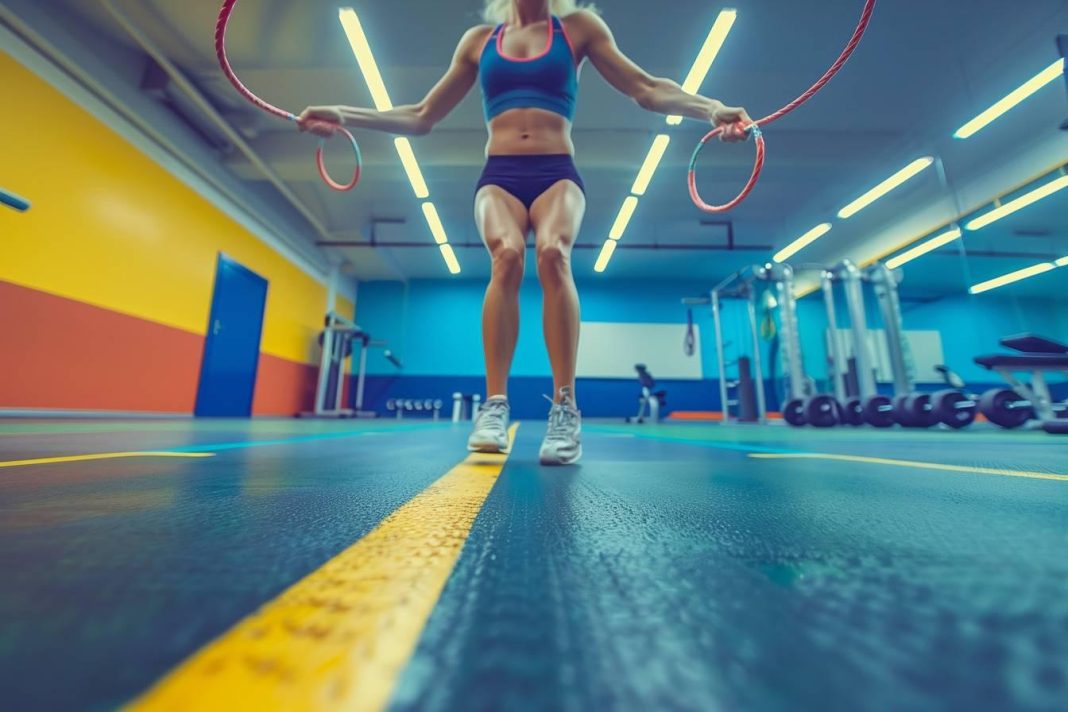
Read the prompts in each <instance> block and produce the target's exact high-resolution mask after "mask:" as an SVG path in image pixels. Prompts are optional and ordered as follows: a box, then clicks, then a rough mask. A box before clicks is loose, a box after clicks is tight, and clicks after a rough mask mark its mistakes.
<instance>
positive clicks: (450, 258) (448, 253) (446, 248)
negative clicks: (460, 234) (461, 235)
mask: <svg viewBox="0 0 1068 712" xmlns="http://www.w3.org/2000/svg"><path fill="white" fill-rule="evenodd" d="M438 249H439V250H441V256H442V257H444V258H445V265H446V266H447V267H448V268H449V272H451V273H453V274H460V263H459V262H457V261H456V253H455V252H453V251H452V245H450V244H448V243H446V244H444V245H438Z"/></svg>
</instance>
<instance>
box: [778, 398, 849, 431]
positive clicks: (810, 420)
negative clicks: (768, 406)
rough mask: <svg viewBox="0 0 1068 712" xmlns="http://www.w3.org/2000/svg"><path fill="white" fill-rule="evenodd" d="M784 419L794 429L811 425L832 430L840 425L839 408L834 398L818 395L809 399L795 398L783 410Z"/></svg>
mask: <svg viewBox="0 0 1068 712" xmlns="http://www.w3.org/2000/svg"><path fill="white" fill-rule="evenodd" d="M782 417H783V420H785V421H786V422H787V423H789V424H790V425H792V426H794V427H800V426H802V425H811V426H813V427H815V428H831V427H834V426H835V425H838V421H839V406H838V402H837V401H836V400H835V399H834V396H829V395H826V394H823V393H821V394H818V395H814V396H810V397H809V398H794V399H793V400H791V401H789V402H788V403H787V404H786V405H785V406H784V407H783V409H782Z"/></svg>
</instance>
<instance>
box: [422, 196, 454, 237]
mask: <svg viewBox="0 0 1068 712" xmlns="http://www.w3.org/2000/svg"><path fill="white" fill-rule="evenodd" d="M423 215H424V216H425V217H426V224H427V225H429V226H430V234H431V235H433V236H434V242H436V243H438V244H439V245H444V244H445V243H446V242H448V241H449V238H448V237H447V236H446V235H445V228H444V227H443V226H442V224H441V218H440V217H438V209H437V208H435V207H434V204H433V203H423Z"/></svg>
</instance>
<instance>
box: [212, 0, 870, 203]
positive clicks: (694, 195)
mask: <svg viewBox="0 0 1068 712" xmlns="http://www.w3.org/2000/svg"><path fill="white" fill-rule="evenodd" d="M875 3H876V0H865V3H864V11H863V12H862V13H861V15H860V23H859V24H858V25H857V29H856V30H854V32H853V37H852V38H850V40H849V43H848V44H847V45H846V47H845V49H844V50H843V51H842V54H841V55H839V57H838V59H837V60H836V61H835V63H834V64H832V65H831V68H830V69H828V70H827V72H826V73H824V75H823V76H822V77H820V79H819V81H817V82H816V83H815V84H813V85H812V86H811V87H809V89H808V91H806V92H805V93H803V94H802V95H801V96H799V97H797V98H796V99H794V100H793V101H791V102H790V103H789V104H787V105H786V106H784V107H783V108H781V109H779V110H778V111H776V112H775V113H773V114H769V115H767V116H765V117H764V118H762V119H758V120H757V121H754V122H753V123H752V124H750V125H749V126H748V127H747V128H746V130H747V132H748V133H749V135H750V136H752V137H753V138H754V140H755V142H756V162H755V163H754V164H753V173H752V175H750V176H749V181H748V182H747V183H746V184H745V187H744V188H742V192H741V193H739V194H738V196H737V197H736V198H735V199H734V200H732V201H730V202H729V203H724V204H723V205H709V204H708V203H706V202H705V201H704V200H703V199H702V198H701V195H700V194H699V193H698V192H697V157H698V156H699V155H700V154H701V151H703V150H704V148H705V146H706V145H708V142H709V141H711V140H712V139H713V138H716V137H718V136H720V135H722V134H723V132H724V130H725V129H726V126H717V127H716V128H714V129H712V130H711V131H709V132H708V133H707V134H705V136H704V137H703V138H702V139H701V140H700V142H698V144H697V147H696V148H695V149H694V152H693V156H692V157H691V158H690V168H689V175H688V176H687V182H688V183H689V188H690V199H691V200H693V203H694V205H696V206H697V207H698V208H700V209H701V210H703V211H705V212H706V213H725V212H728V211H730V210H732V209H734V208H736V207H737V206H738V205H739V204H740V203H741V202H742V201H743V200H745V199H746V198H747V197H749V194H750V193H751V192H752V191H753V188H755V187H756V184H757V181H759V180H760V173H761V171H763V170H764V160H765V159H766V158H767V148H766V146H765V144H764V133H763V131H761V129H760V127H761V126H766V125H768V124H770V123H771V122H773V121H777V120H778V119H781V118H782V117H784V116H786V115H787V114H789V113H790V112H792V111H793V110H794V109H797V108H798V107H799V106H801V105H802V104H804V103H805V102H807V101H808V100H809V99H811V98H812V97H813V96H815V95H816V94H817V93H818V92H819V91H820V89H823V87H824V85H825V84H827V82H829V81H831V79H833V78H834V76H835V75H836V74H838V72H840V71H841V69H842V67H843V66H845V63H846V62H847V61H849V58H850V57H851V56H853V52H855V51H856V49H857V46H858V45H860V40H861V39H862V38H863V37H864V33H865V32H866V31H867V30H868V25H869V24H870V23H871V17H872V13H874V12H875ZM235 5H237V0H224V1H223V5H222V10H220V11H219V20H218V22H217V23H216V24H215V54H216V55H217V56H218V58H219V66H220V67H222V70H223V74H225V75H226V78H227V79H229V80H230V83H231V84H233V85H234V89H236V90H237V91H238V93H239V94H241V96H243V97H245V98H246V99H248V100H249V101H250V102H251V103H252V104H253V105H255V106H257V107H259V108H260V109H262V110H264V111H266V112H267V113H269V114H273V115H275V116H278V117H281V118H283V119H287V120H289V121H293V122H296V120H297V116H296V115H295V114H293V113H291V112H289V111H286V110H285V109H279V108H278V107H277V106H273V105H272V104H269V103H267V102H266V101H264V100H263V99H261V98H259V97H258V96H256V95H255V94H253V93H252V92H251V91H250V90H249V89H248V87H246V86H245V85H244V84H242V83H241V80H240V79H238V78H237V74H235V73H234V70H233V67H231V66H230V60H229V59H228V58H227V56H226V28H227V25H228V24H229V23H230V16H231V15H232V14H233V11H234V6H235ZM310 123H311V126H309V128H322V127H325V128H328V129H329V130H330V131H331V132H333V133H334V134H341V135H343V136H345V137H346V138H347V139H348V140H349V143H350V144H351V145H352V151H353V154H354V155H355V156H356V169H355V171H354V172H353V175H352V180H351V181H350V182H349V183H347V184H342V183H338V182H337V181H335V180H333V179H332V178H331V177H330V174H329V173H327V171H326V165H325V164H324V162H323V145H324V143H325V139H324V140H322V141H320V142H319V148H318V149H317V150H316V153H315V162H316V164H317V165H318V167H319V175H320V176H321V177H322V179H323V182H324V183H326V184H327V185H328V186H330V187H331V188H333V189H334V190H352V189H353V188H355V187H356V184H357V183H359V182H360V171H361V168H362V165H363V159H362V157H361V156H360V146H359V144H357V143H356V138H355V137H354V136H353V135H352V134H351V133H350V132H349V131H348V129H346V128H345V127H344V126H341V125H340V124H336V123H333V122H330V121H315V122H310Z"/></svg>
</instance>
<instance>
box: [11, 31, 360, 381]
mask: <svg viewBox="0 0 1068 712" xmlns="http://www.w3.org/2000/svg"><path fill="white" fill-rule="evenodd" d="M0 76H3V77H4V96H5V98H6V101H5V106H6V109H5V110H4V111H0V136H3V148H2V152H0V185H2V186H4V187H5V188H7V189H8V190H12V191H14V192H16V193H19V194H21V195H24V196H26V197H27V198H29V199H30V200H31V201H32V202H33V208H32V209H31V210H30V211H29V212H27V213H24V214H17V213H15V212H13V211H10V210H0V280H6V281H9V282H13V283H16V284H19V285H22V286H25V287H31V288H34V289H39V290H43V291H46V292H50V293H52V294H57V295H60V296H64V297H68V298H72V299H77V300H79V301H83V302H87V303H90V304H93V305H96V306H100V307H104V308H107V309H111V310H115V311H119V312H123V313H125V314H129V315H132V316H136V317H140V318H143V319H148V320H151V321H155V322H158V323H161V324H166V325H169V326H174V327H178V328H180V329H184V330H186V331H191V332H194V333H197V334H204V333H205V330H206V328H207V322H208V312H209V310H210V307H211V296H212V282H213V279H214V275H215V262H216V256H217V253H218V252H219V251H222V252H225V253H226V254H227V255H229V256H230V257H232V258H234V259H235V260H237V261H238V262H240V263H241V264H243V265H245V266H247V267H248V268H249V269H251V270H253V271H255V272H257V273H259V274H260V275H262V276H263V277H265V278H267V279H268V280H269V281H270V287H269V289H268V296H267V310H266V316H265V318H264V325H263V341H262V350H263V351H264V352H266V353H269V354H272V355H274V356H279V357H282V358H285V359H289V360H293V361H301V362H309V363H310V362H313V361H314V360H315V356H314V353H315V347H314V346H313V343H314V339H315V336H316V335H317V334H318V331H319V330H320V329H321V328H322V318H323V313H324V311H325V308H326V287H325V286H324V285H323V284H321V283H319V282H317V281H316V280H315V279H313V278H312V277H310V276H308V275H307V274H306V273H305V272H303V271H302V270H301V269H299V268H298V267H296V266H295V265H294V264H293V263H291V262H289V261H288V260H287V259H286V258H285V257H283V256H282V255H281V254H279V253H277V252H275V251H274V250H272V249H271V248H270V247H268V246H267V245H265V244H264V243H263V242H261V241H260V240H259V239H257V238H256V237H255V236H254V235H253V234H251V233H250V232H248V231H247V230H246V229H245V228H243V227H242V226H241V225H239V224H238V223H237V222H235V221H234V220H233V219H231V218H230V217H229V216H227V215H226V214H225V213H224V212H223V211H221V210H219V209H218V208H216V207H215V206H214V205H212V204H211V203H210V202H208V201H207V200H205V199H204V198H202V197H201V196H200V195H198V194H197V193H195V192H194V191H193V190H192V189H191V188H189V187H188V186H186V185H185V184H184V183H182V182H181V181H179V180H178V179H177V178H175V177H174V176H173V175H171V174H170V173H169V172H167V171H166V170H165V169H163V168H162V167H160V166H159V165H158V164H157V163H155V162H154V161H153V160H152V159H151V158H149V157H148V156H146V155H145V154H143V153H141V152H140V151H139V150H138V149H137V148H136V147H134V146H132V145H131V144H129V143H127V142H126V141H125V140H124V139H123V138H122V137H121V136H119V135H118V134H116V133H115V132H114V131H112V130H111V129H110V128H108V127H107V126H106V125H104V124H102V123H101V122H100V121H98V120H97V119H95V118H94V117H93V116H92V115H90V114H89V113H88V112H86V111H85V110H83V109H82V108H81V107H80V106H78V105H77V104H76V103H74V102H73V101H71V100H70V99H68V98H67V97H66V96H64V95H63V94H61V93H60V92H59V91H57V90H56V89H54V88H53V87H52V86H51V85H50V84H48V83H46V82H45V81H44V80H42V79H41V78H39V77H38V76H37V75H35V74H33V73H32V72H31V71H30V70H28V69H26V68H25V67H23V66H22V65H21V64H19V63H17V62H16V61H15V60H14V59H13V58H11V57H10V56H8V55H6V54H4V53H2V52H0ZM352 309H353V305H352V302H351V301H345V300H340V299H339V303H338V311H339V312H341V313H343V314H352Z"/></svg>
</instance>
